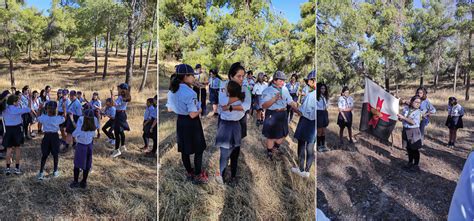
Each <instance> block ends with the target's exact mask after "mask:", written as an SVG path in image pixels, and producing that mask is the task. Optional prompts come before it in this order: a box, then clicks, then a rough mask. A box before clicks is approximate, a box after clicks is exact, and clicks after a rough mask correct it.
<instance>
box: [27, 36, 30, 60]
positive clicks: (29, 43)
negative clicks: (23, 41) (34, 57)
mask: <svg viewBox="0 0 474 221" xmlns="http://www.w3.org/2000/svg"><path fill="white" fill-rule="evenodd" d="M27 48H28V62H29V63H30V64H31V41H28V46H27Z"/></svg>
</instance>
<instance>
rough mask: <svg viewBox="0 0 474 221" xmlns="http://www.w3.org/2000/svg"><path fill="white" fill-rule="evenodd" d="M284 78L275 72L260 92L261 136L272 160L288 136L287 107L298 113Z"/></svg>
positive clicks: (282, 74) (279, 72)
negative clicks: (268, 83) (262, 112)
mask: <svg viewBox="0 0 474 221" xmlns="http://www.w3.org/2000/svg"><path fill="white" fill-rule="evenodd" d="M285 80H286V76H285V74H284V73H283V72H281V71H277V72H276V73H275V74H274V75H273V79H272V81H271V85H269V86H268V87H267V88H266V89H265V90H264V91H263V92H262V98H261V103H262V108H263V109H266V112H265V121H264V122H263V130H262V134H263V135H264V136H265V137H266V138H267V140H266V148H267V156H268V158H270V160H272V159H273V154H274V152H275V151H276V149H278V148H279V147H280V145H281V144H282V143H283V140H284V139H285V137H286V136H287V135H288V114H287V112H286V107H287V105H290V106H291V107H292V108H293V110H294V111H296V112H298V109H297V106H298V105H297V103H296V102H295V101H293V98H292V97H291V95H290V93H289V91H288V89H287V88H286V87H285Z"/></svg>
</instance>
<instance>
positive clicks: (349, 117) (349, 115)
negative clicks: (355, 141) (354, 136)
mask: <svg viewBox="0 0 474 221" xmlns="http://www.w3.org/2000/svg"><path fill="white" fill-rule="evenodd" d="M343 114H344V115H345V116H346V119H347V122H346V121H345V120H344V118H343V117H342V115H343ZM337 125H339V127H342V128H344V127H347V128H351V127H352V112H351V111H347V112H339V115H338V116H337Z"/></svg>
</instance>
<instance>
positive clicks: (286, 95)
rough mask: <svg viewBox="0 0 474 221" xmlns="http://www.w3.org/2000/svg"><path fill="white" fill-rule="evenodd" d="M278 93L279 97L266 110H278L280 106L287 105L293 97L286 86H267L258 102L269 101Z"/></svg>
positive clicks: (284, 106) (291, 101)
mask: <svg viewBox="0 0 474 221" xmlns="http://www.w3.org/2000/svg"><path fill="white" fill-rule="evenodd" d="M278 93H280V94H281V96H280V99H279V100H277V101H276V102H275V103H273V104H272V106H270V107H268V108H267V109H268V110H278V109H282V108H286V106H287V105H289V104H291V103H293V102H294V101H293V98H292V97H291V95H290V92H289V91H288V88H286V87H285V86H283V87H282V88H281V89H278V88H276V87H275V86H273V85H272V86H268V87H267V88H265V90H264V91H263V93H262V97H261V98H260V103H261V104H263V103H265V102H267V101H270V100H271V99H272V98H273V97H275V95H277V94H278Z"/></svg>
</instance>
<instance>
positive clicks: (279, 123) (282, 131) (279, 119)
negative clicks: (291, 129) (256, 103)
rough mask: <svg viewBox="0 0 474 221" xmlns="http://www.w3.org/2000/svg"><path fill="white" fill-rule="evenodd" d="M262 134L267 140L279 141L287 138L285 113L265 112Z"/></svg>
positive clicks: (286, 117) (286, 115)
mask: <svg viewBox="0 0 474 221" xmlns="http://www.w3.org/2000/svg"><path fill="white" fill-rule="evenodd" d="M262 134H263V136H265V137H266V138H268V139H280V138H284V137H286V136H288V114H287V112H286V111H280V112H278V111H273V110H266V111H265V120H264V122H263V130H262Z"/></svg>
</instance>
